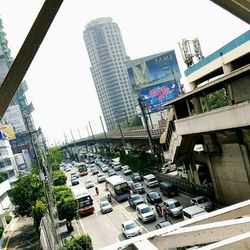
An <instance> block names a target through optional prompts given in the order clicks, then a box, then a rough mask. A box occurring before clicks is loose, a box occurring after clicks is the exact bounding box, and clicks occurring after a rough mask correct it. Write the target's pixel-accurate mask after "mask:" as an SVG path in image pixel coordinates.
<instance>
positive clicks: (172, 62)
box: [126, 50, 181, 90]
mask: <svg viewBox="0 0 250 250" xmlns="http://www.w3.org/2000/svg"><path fill="white" fill-rule="evenodd" d="M126 67H127V71H128V75H129V78H130V82H131V84H132V87H133V88H134V89H135V90H139V89H142V88H146V87H151V86H156V85H160V84H165V83H167V82H171V81H176V82H179V79H180V77H181V74H180V69H179V66H178V63H177V60H176V55H175V51H174V50H169V51H166V52H162V53H159V54H155V55H152V56H147V57H143V58H139V59H135V60H131V61H128V62H127V63H126Z"/></svg>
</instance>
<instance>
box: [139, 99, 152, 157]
mask: <svg viewBox="0 0 250 250" xmlns="http://www.w3.org/2000/svg"><path fill="white" fill-rule="evenodd" d="M138 102H139V106H140V109H141V113H142V117H143V120H144V123H145V126H146V131H147V134H148V141H149V146H150V149H151V152H152V154H154V153H155V152H154V147H153V144H152V137H151V134H150V130H149V126H148V120H147V117H146V114H145V109H144V106H143V102H142V99H141V98H140V97H139V98H138Z"/></svg>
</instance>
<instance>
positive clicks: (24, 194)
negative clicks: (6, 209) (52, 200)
mask: <svg viewBox="0 0 250 250" xmlns="http://www.w3.org/2000/svg"><path fill="white" fill-rule="evenodd" d="M9 196H10V199H11V202H12V203H13V204H14V205H15V213H16V214H18V215H20V216H25V215H26V216H31V212H32V206H33V205H35V203H36V200H40V199H42V197H44V189H43V185H42V182H41V181H40V179H39V176H37V175H35V174H33V175H28V176H23V177H21V178H19V180H18V181H17V182H16V183H15V185H14V187H13V188H12V189H11V190H10V191H9Z"/></svg>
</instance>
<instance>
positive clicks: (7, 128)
mask: <svg viewBox="0 0 250 250" xmlns="http://www.w3.org/2000/svg"><path fill="white" fill-rule="evenodd" d="M0 131H1V132H3V133H4V134H6V135H7V137H8V139H9V140H12V139H16V135H15V132H14V128H13V126H12V125H11V124H7V125H5V124H0Z"/></svg>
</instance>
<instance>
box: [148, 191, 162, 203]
mask: <svg viewBox="0 0 250 250" xmlns="http://www.w3.org/2000/svg"><path fill="white" fill-rule="evenodd" d="M146 199H147V201H148V202H149V203H150V204H153V205H154V204H155V203H161V202H162V198H161V195H160V194H159V193H158V192H156V191H149V192H148V193H147V195H146Z"/></svg>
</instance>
